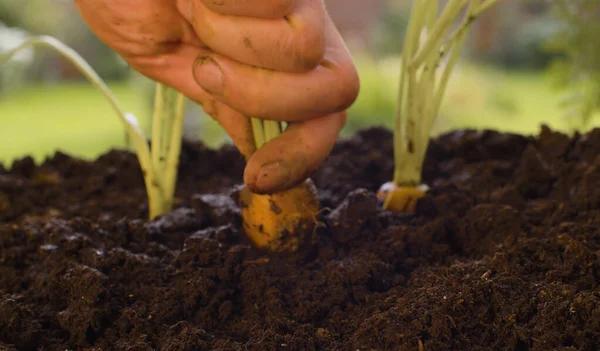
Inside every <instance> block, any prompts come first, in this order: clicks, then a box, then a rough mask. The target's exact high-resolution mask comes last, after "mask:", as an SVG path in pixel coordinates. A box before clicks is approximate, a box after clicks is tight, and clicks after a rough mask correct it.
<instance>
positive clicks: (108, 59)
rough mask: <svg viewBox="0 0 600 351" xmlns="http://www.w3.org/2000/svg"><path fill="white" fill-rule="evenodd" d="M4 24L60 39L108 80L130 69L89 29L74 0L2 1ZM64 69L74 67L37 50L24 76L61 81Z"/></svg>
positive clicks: (0, 15)
mask: <svg viewBox="0 0 600 351" xmlns="http://www.w3.org/2000/svg"><path fill="white" fill-rule="evenodd" d="M48 14H52V15H48ZM0 24H4V25H5V26H6V27H9V28H18V29H20V30H22V31H25V32H27V33H30V34H34V35H35V34H45V35H50V36H53V37H56V38H58V39H59V40H61V41H63V42H64V43H66V44H67V45H69V46H70V47H72V48H73V49H75V50H76V51H77V52H78V53H79V54H81V55H82V56H83V57H84V58H85V59H86V60H87V61H88V62H89V63H90V65H91V66H92V67H93V68H94V70H96V72H98V74H100V76H102V78H103V79H105V80H111V79H120V78H124V77H125V75H126V74H127V72H128V68H127V65H125V64H124V62H123V60H122V59H121V58H120V57H119V56H118V55H117V54H116V53H115V52H113V51H112V50H111V49H110V48H108V47H107V46H106V45H105V44H104V43H102V42H101V41H100V40H99V39H98V38H97V37H96V36H95V35H94V34H93V33H92V32H91V31H90V30H89V28H88V27H87V25H86V24H85V22H84V21H83V20H82V19H81V16H79V14H78V13H77V9H76V7H75V5H74V2H73V1H72V0H0ZM63 69H67V70H70V69H71V66H70V65H68V64H67V65H65V64H64V62H63V61H62V59H61V58H60V57H59V56H58V55H56V54H55V53H51V52H48V51H44V50H36V52H35V60H34V61H33V62H32V63H31V64H30V65H29V67H28V70H27V74H26V75H24V76H23V79H31V80H39V79H41V80H60V79H62V78H65V77H62V76H60V75H61V74H62V72H63V71H62V70H63ZM69 74H71V71H70V72H69V73H67V75H69ZM68 78H70V77H68ZM11 86H12V84H11Z"/></svg>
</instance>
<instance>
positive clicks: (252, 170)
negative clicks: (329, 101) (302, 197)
mask: <svg viewBox="0 0 600 351" xmlns="http://www.w3.org/2000/svg"><path fill="white" fill-rule="evenodd" d="M345 121H346V112H338V113H334V114H330V115H327V116H324V117H320V118H316V119H312V120H308V121H305V122H298V123H293V124H290V125H289V127H288V129H287V130H286V131H285V132H284V133H283V134H281V135H280V136H279V137H278V138H276V139H274V140H272V141H270V142H268V143H267V144H265V145H263V146H262V147H261V148H260V149H258V150H257V151H256V152H255V153H254V154H253V155H252V157H250V159H249V160H248V164H247V166H246V169H245V171H244V183H245V184H246V186H247V187H248V188H249V189H250V190H251V191H252V192H254V193H257V194H271V193H275V192H277V191H281V190H285V189H289V188H291V187H294V186H295V185H297V184H299V183H300V182H302V181H304V179H306V178H308V177H309V176H310V175H311V174H312V173H313V172H314V171H315V170H317V169H318V168H319V167H320V166H321V164H322V163H323V161H325V159H326V158H327V156H328V155H329V153H330V152H331V149H332V148H333V146H334V144H335V141H336V139H337V137H338V134H339V132H340V130H341V129H342V127H343V126H344V123H345Z"/></svg>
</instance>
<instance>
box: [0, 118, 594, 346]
mask: <svg viewBox="0 0 600 351" xmlns="http://www.w3.org/2000/svg"><path fill="white" fill-rule="evenodd" d="M599 154H600V130H594V131H592V132H590V133H588V134H585V135H576V136H574V137H572V138H571V137H568V136H565V135H562V134H559V133H556V132H553V131H551V130H549V129H548V128H543V130H542V132H541V134H540V135H539V136H537V137H535V138H533V137H524V136H518V135H511V134H501V133H497V132H492V131H479V132H478V131H470V130H466V131H457V132H453V133H449V134H445V135H442V136H441V137H439V138H437V139H435V140H434V141H433V142H432V144H431V145H430V148H429V152H428V155H427V160H426V165H425V172H424V174H425V181H426V182H427V183H428V184H430V185H431V187H432V190H431V192H430V193H429V194H428V195H427V196H426V197H425V198H423V199H422V200H421V201H420V202H419V203H418V205H417V211H416V213H414V214H392V213H387V212H384V211H382V210H380V209H379V207H378V203H377V200H376V197H375V191H376V190H377V189H378V187H379V186H380V185H381V184H382V183H384V182H386V181H388V180H389V179H391V176H392V167H393V165H392V135H391V133H390V132H389V131H387V130H384V129H378V128H374V129H368V130H364V131H361V132H360V133H358V134H357V135H355V136H354V137H353V138H350V139H347V140H342V141H340V142H338V144H337V145H336V147H335V149H334V151H333V153H332V155H331V156H330V158H329V159H328V160H327V162H326V163H325V165H324V166H323V167H322V168H321V169H320V170H319V171H318V172H317V173H316V174H315V175H314V177H313V180H314V181H315V183H316V185H317V186H318V188H319V190H320V196H321V201H322V205H323V207H324V208H326V210H325V211H323V214H322V217H321V221H322V222H323V224H324V225H323V226H322V228H320V229H319V233H318V234H319V235H318V238H319V241H318V245H317V246H316V247H315V248H314V250H311V251H309V252H307V253H305V254H303V255H297V256H293V257H269V256H267V255H265V254H263V253H261V252H260V251H258V250H256V249H254V248H252V246H251V245H250V244H249V242H248V241H247V240H246V239H245V238H244V235H243V233H242V232H241V223H240V214H239V209H238V208H237V207H236V205H235V202H234V201H233V199H232V197H231V194H230V190H231V189H232V187H234V186H235V185H236V184H239V183H240V182H241V175H242V170H243V160H242V159H241V157H240V156H239V154H238V153H237V151H236V150H234V149H233V148H231V147H224V148H222V149H220V150H210V149H207V148H206V147H204V146H203V145H201V144H199V143H192V142H186V143H185V144H184V147H183V154H182V162H181V166H180V181H179V186H178V190H177V196H178V200H177V203H176V205H177V206H176V207H177V208H176V209H175V210H174V211H173V212H172V213H170V214H168V215H166V216H164V217H162V218H159V219H157V220H155V221H147V220H145V216H146V213H147V207H146V198H145V193H144V188H143V181H142V176H141V173H140V171H139V168H138V166H137V161H136V158H135V156H134V155H132V154H131V153H129V152H123V151H112V152H109V153H107V154H106V155H103V156H102V157H100V158H99V159H98V160H96V161H95V162H86V161H82V160H78V159H75V158H71V157H69V156H67V155H64V154H60V153H59V154H56V155H55V156H54V157H52V158H51V159H49V160H47V161H46V162H45V163H43V164H42V165H35V164H34V163H33V162H32V160H31V159H30V158H25V159H22V160H20V161H18V162H16V163H15V164H14V165H12V167H10V168H1V167H0V349H4V350H36V349H43V350H65V349H71V350H75V349H77V350H99V349H102V350H395V351H397V350H418V349H424V350H490V349H494V350H565V351H566V350H597V347H598V345H600V289H599V284H600V283H599V282H600V157H598V155H599Z"/></svg>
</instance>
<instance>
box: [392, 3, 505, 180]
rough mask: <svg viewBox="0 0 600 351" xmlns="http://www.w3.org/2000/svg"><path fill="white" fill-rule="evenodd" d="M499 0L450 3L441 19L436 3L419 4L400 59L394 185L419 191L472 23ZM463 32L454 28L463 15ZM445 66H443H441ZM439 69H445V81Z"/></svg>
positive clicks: (395, 128) (412, 17) (411, 19)
mask: <svg viewBox="0 0 600 351" xmlns="http://www.w3.org/2000/svg"><path fill="white" fill-rule="evenodd" d="M497 2H498V0H487V1H482V0H449V1H448V2H447V4H446V6H445V7H444V9H443V10H442V12H441V14H440V15H439V17H438V0H415V1H414V3H413V7H412V10H411V11H412V12H411V17H410V23H409V27H408V30H407V33H406V39H405V42H404V48H403V53H402V69H401V73H400V87H399V98H398V110H397V115H396V122H395V127H394V162H395V170H394V183H395V185H396V186H403V187H416V186H418V185H419V184H421V170H422V167H423V161H424V158H425V153H426V151H427V146H428V145H429V136H430V133H431V128H432V127H433V124H434V122H435V120H436V117H437V115H438V113H439V110H440V106H441V103H442V100H443V97H444V93H445V90H446V86H447V84H448V80H449V78H450V75H451V73H452V70H453V68H454V66H455V65H456V62H457V60H458V57H459V54H460V51H461V49H462V47H463V45H464V42H465V39H466V37H467V34H468V30H469V28H470V25H471V23H472V22H473V21H474V20H475V19H476V18H477V17H478V16H479V15H480V14H481V13H483V12H484V11H485V10H487V9H488V8H490V7H491V6H492V5H493V4H495V3H497ZM465 9H466V11H465V15H464V18H463V19H462V21H461V24H460V26H459V27H458V28H457V29H456V30H455V31H454V32H452V33H451V34H450V32H451V27H452V25H453V23H454V22H455V21H456V19H457V18H458V17H459V15H460V13H461V12H462V11H463V10H465ZM446 58H447V62H445V64H442V60H444V59H446ZM438 68H442V69H443V71H442V72H441V75H440V74H438Z"/></svg>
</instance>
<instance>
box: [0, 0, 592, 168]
mask: <svg viewBox="0 0 600 351" xmlns="http://www.w3.org/2000/svg"><path fill="white" fill-rule="evenodd" d="M326 2H327V5H328V9H329V12H330V14H331V15H332V17H333V18H334V20H335V22H336V24H337V26H338V28H339V29H340V31H341V32H342V34H343V36H344V37H345V39H346V40H347V43H348V45H349V47H350V49H351V51H352V53H353V54H354V57H355V59H356V63H357V66H358V70H359V74H360V77H361V92H360V95H359V98H358V100H357V101H356V103H355V104H354V105H353V106H352V108H351V109H350V111H349V120H348V123H347V125H346V127H345V129H344V131H343V135H344V136H347V135H351V134H352V133H354V132H355V131H356V130H358V129H360V128H364V127H367V126H373V125H383V126H387V127H391V126H392V125H393V119H394V113H395V105H396V91H397V86H398V77H399V68H400V67H399V60H398V55H399V53H400V51H401V48H402V42H403V38H404V30H405V27H406V26H407V21H408V12H409V10H410V4H411V1H409V0H393V1H392V0H390V1H386V0H327V1H326ZM550 7H551V6H549V5H548V4H547V2H546V1H542V0H540V1H531V0H501V1H500V3H499V4H498V5H496V6H495V7H493V8H492V9H491V10H490V11H489V12H488V13H486V14H485V15H484V16H483V17H481V18H480V19H479V20H478V21H477V22H476V24H475V25H474V26H473V28H472V30H471V35H470V37H469V40H468V42H467V44H466V47H465V50H464V51H463V57H462V59H461V62H460V64H459V65H458V66H457V67H456V69H455V73H454V75H453V77H452V79H451V81H450V85H449V87H448V91H447V95H446V98H445V100H444V103H443V106H442V111H441V114H440V117H439V119H438V121H437V123H436V125H435V128H434V134H439V133H441V132H444V131H448V130H452V129H456V128H493V129H496V130H500V131H510V132H518V133H524V134H535V133H537V132H538V131H539V129H540V126H541V124H547V125H549V126H550V127H551V128H554V129H558V130H561V131H565V132H573V131H574V130H583V129H589V128H592V127H594V126H597V125H598V121H599V120H600V118H599V116H598V113H595V114H593V115H592V116H593V117H592V119H591V120H589V121H588V122H587V123H584V121H583V120H582V119H581V118H580V116H579V115H577V114H569V113H568V110H567V109H565V108H564V107H563V106H562V103H561V102H562V101H563V100H564V98H565V97H566V96H568V94H570V93H571V92H569V91H566V90H564V89H560V88H561V87H564V86H562V85H561V84H556V81H555V79H554V75H551V74H549V70H548V68H549V67H550V66H551V65H552V64H553V63H555V62H554V61H553V60H554V59H556V58H557V57H560V55H561V53H560V52H559V53H556V52H551V51H549V50H548V49H547V47H548V43H547V42H548V39H549V38H552V37H553V35H554V34H555V33H557V31H558V30H559V29H560V28H561V27H560V26H561V23H560V22H559V21H557V19H556V17H555V16H553V13H552V11H551V8H550ZM48 14H52V15H51V16H49V15H48ZM28 34H48V35H52V36H55V37H57V38H58V39H60V40H62V41H64V42H65V43H67V44H68V45H69V46H71V47H72V48H74V49H75V50H76V51H77V52H79V53H80V54H81V55H82V56H83V57H84V58H85V59H86V60H88V62H89V63H90V64H91V65H92V67H94V69H96V70H97V72H98V73H99V74H100V75H101V76H102V77H103V78H104V79H105V80H106V81H107V82H108V84H109V86H110V87H111V89H112V90H113V91H114V93H115V95H116V96H117V97H118V99H119V100H120V102H121V103H122V105H123V106H124V107H125V108H126V109H127V110H129V111H131V112H133V113H134V114H135V115H136V116H137V117H138V118H139V119H140V121H141V122H142V125H143V127H144V130H145V131H146V132H147V131H148V130H149V127H150V123H149V122H150V118H149V117H150V114H151V108H152V97H153V96H152V94H153V84H152V82H150V81H149V80H147V79H145V78H144V77H141V76H140V75H139V74H136V73H135V72H133V71H131V70H130V69H129V68H128V67H127V66H126V65H125V64H124V62H123V61H122V60H121V59H120V58H119V57H118V56H117V55H115V54H114V53H113V52H111V51H110V50H109V49H108V48H107V47H106V46H105V45H103V44H102V43H101V42H100V41H99V40H98V39H97V38H96V37H95V36H94V35H93V34H92V33H91V32H90V31H89V30H88V28H87V27H86V25H85V23H84V22H83V21H82V20H81V19H80V17H79V14H78V13H77V10H76V8H75V6H74V2H73V1H72V0H0V50H6V49H7V48H11V47H14V46H16V45H18V44H19V42H21V41H22V40H23V39H24V38H25V36H26V35H28ZM188 106H189V108H188V111H187V118H186V126H185V134H186V137H188V138H199V139H201V140H203V141H205V142H206V143H207V144H209V145H210V146H214V147H216V146H219V145H221V144H222V143H223V142H228V138H227V137H226V136H225V135H224V134H223V132H222V130H221V129H220V127H219V126H218V125H217V124H216V123H215V122H214V121H213V120H212V119H211V118H210V117H208V116H206V115H204V114H203V113H202V109H201V108H200V107H199V106H198V105H195V104H193V103H190V104H189V105H188ZM115 147H118V148H122V147H125V132H124V130H123V126H122V125H121V124H120V121H119V120H118V118H117V117H116V116H115V115H114V112H113V111H112V110H111V108H110V106H109V105H107V103H106V101H105V100H104V98H103V96H102V95H101V94H100V93H99V92H98V91H96V90H95V89H94V88H93V86H92V85H91V84H89V83H88V82H87V81H86V80H85V79H83V78H82V76H81V75H80V74H79V73H78V72H77V71H76V70H75V69H74V68H73V67H72V66H71V65H70V64H69V63H68V62H67V61H65V60H64V59H61V58H60V57H59V56H58V55H56V54H54V53H51V52H50V51H47V50H45V49H36V50H31V51H28V52H24V53H23V54H21V55H19V56H18V57H15V59H14V60H12V61H10V62H9V63H8V64H4V65H0V162H2V163H5V164H6V165H8V164H9V163H10V162H11V161H12V160H14V159H15V158H20V157H23V156H26V155H31V156H33V157H34V158H35V159H36V160H38V161H41V160H43V159H44V157H46V156H48V155H51V154H53V153H54V152H55V151H57V150H60V151H63V152H67V153H70V154H72V155H76V156H80V157H84V158H93V157H96V156H98V155H99V154H101V153H103V152H105V151H107V150H108V149H110V148H115Z"/></svg>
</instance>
